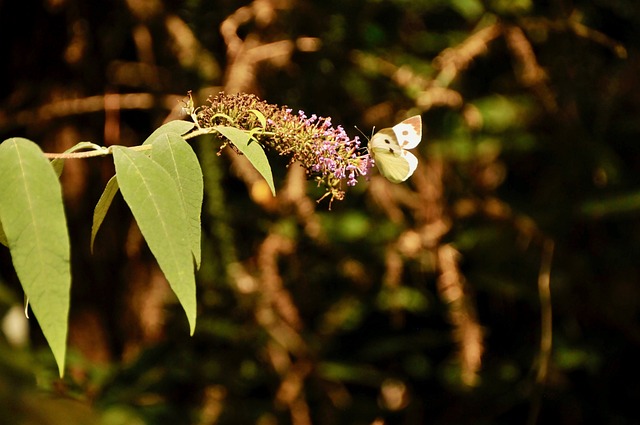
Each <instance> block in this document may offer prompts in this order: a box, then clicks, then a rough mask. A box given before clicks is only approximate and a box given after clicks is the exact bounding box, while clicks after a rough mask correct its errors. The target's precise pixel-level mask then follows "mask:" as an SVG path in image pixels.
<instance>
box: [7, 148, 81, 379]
mask: <svg viewBox="0 0 640 425" xmlns="http://www.w3.org/2000/svg"><path fill="white" fill-rule="evenodd" d="M0 200H1V202H0V220H1V221H2V224H3V229H4V233H5V235H6V238H7V241H8V243H9V249H10V251H11V258H12V260H13V265H14V267H15V270H16V273H17V274H18V278H19V279H20V283H21V284H22V287H23V288H24V291H25V294H26V296H27V297H28V298H29V301H30V304H31V308H32V310H33V312H34V314H35V316H36V317H37V319H38V323H39V324H40V327H41V328H42V332H43V333H44V336H45V337H46V339H47V342H48V343H49V346H50V347H51V351H53V355H54V357H55V359H56V362H57V364H58V370H59V372H60V375H61V376H62V374H63V372H64V359H65V354H66V340H67V319H68V316H69V291H70V289H71V271H70V265H69V257H70V253H69V235H68V232H67V222H66V218H65V215H64V209H63V206H62V190H61V188H60V182H59V181H58V178H57V177H56V173H55V172H54V170H53V168H52V167H51V165H50V163H49V161H48V160H47V159H46V158H45V156H44V155H43V154H42V151H41V150H40V148H39V147H38V145H36V144H35V143H33V142H31V141H29V140H27V139H22V138H13V139H8V140H6V141H4V142H3V143H2V144H0Z"/></svg>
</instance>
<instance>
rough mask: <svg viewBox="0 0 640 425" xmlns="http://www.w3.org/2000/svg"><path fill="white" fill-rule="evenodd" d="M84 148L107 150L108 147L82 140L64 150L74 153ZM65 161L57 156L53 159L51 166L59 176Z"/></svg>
mask: <svg viewBox="0 0 640 425" xmlns="http://www.w3.org/2000/svg"><path fill="white" fill-rule="evenodd" d="M84 149H91V150H103V151H104V152H106V151H107V148H105V147H102V146H100V145H96V144H95V143H91V142H80V143H76V144H75V145H73V146H72V147H70V148H69V149H67V150H66V151H64V153H73V152H78V151H81V150H84ZM64 161H65V160H64V158H56V159H54V160H53V161H51V166H52V167H53V169H54V170H55V172H56V174H57V175H58V177H60V176H61V175H62V169H63V168H64Z"/></svg>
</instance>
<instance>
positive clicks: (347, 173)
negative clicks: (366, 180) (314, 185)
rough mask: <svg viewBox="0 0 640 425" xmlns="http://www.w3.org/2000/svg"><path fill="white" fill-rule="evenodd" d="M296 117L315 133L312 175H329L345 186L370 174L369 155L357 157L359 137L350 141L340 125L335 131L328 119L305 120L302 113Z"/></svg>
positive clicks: (314, 116)
mask: <svg viewBox="0 0 640 425" xmlns="http://www.w3.org/2000/svg"><path fill="white" fill-rule="evenodd" d="M298 117H299V119H300V120H302V122H303V124H304V125H305V126H307V127H309V128H313V129H314V130H315V131H312V132H311V133H312V134H313V137H312V146H313V151H314V153H315V155H316V162H315V164H313V165H312V167H311V171H312V172H313V173H318V174H321V175H323V176H326V175H332V176H333V177H335V178H336V179H338V180H344V179H345V178H347V179H348V180H347V185H348V186H355V185H356V184H357V183H358V180H357V178H358V175H364V176H366V175H367V174H368V173H369V170H370V169H371V167H370V163H371V161H370V160H369V154H365V155H358V152H359V151H360V139H359V138H358V136H356V137H355V138H353V139H350V138H349V136H348V135H347V133H346V132H345V131H344V128H343V127H342V126H341V125H339V126H338V127H335V128H334V127H333V126H332V125H331V118H330V117H329V118H323V117H320V118H318V116H317V115H315V114H313V115H311V117H309V118H307V116H306V115H305V113H304V112H303V111H298ZM361 164H364V165H365V166H361Z"/></svg>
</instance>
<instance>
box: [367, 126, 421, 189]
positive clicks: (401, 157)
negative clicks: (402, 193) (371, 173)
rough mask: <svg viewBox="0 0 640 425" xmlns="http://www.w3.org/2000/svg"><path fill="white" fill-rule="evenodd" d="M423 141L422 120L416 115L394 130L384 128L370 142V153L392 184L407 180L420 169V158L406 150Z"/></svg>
mask: <svg viewBox="0 0 640 425" xmlns="http://www.w3.org/2000/svg"><path fill="white" fill-rule="evenodd" d="M421 139H422V118H421V117H420V115H415V116H413V117H411V118H407V119H406V120H404V121H402V122H401V123H399V124H396V125H395V126H393V128H383V129H382V130H380V131H379V132H377V133H376V134H374V135H373V137H372V138H371V140H370V141H369V152H370V154H371V156H372V157H373V159H374V160H375V161H376V167H378V169H379V170H380V174H382V175H383V176H384V177H386V178H387V180H389V181H390V182H392V183H401V182H403V181H405V180H407V179H408V178H409V177H411V175H412V174H413V172H414V171H415V170H416V168H417V167H418V158H416V156H415V155H414V154H412V153H411V152H407V151H405V149H411V148H414V147H416V146H417V145H418V143H420V140H421Z"/></svg>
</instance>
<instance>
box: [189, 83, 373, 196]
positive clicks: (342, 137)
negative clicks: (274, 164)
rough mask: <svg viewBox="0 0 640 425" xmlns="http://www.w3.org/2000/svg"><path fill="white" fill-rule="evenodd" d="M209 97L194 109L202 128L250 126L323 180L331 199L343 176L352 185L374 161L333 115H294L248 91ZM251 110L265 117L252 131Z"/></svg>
mask: <svg viewBox="0 0 640 425" xmlns="http://www.w3.org/2000/svg"><path fill="white" fill-rule="evenodd" d="M209 102H210V104H211V106H207V107H204V108H201V109H200V112H199V113H198V121H199V123H200V125H201V126H202V127H212V126H215V125H218V124H225V125H229V122H228V120H231V121H232V122H233V124H234V125H235V126H237V127H238V128H240V129H243V130H247V131H251V132H252V134H254V135H255V137H256V138H257V139H258V140H259V142H260V143H261V144H262V145H263V146H264V147H265V148H267V149H270V150H275V151H276V152H278V153H279V154H280V155H284V156H287V157H289V158H290V159H291V162H292V163H293V162H298V163H299V164H300V165H302V166H303V167H304V168H305V169H306V170H307V174H308V175H309V176H310V177H314V178H315V180H316V181H317V182H318V184H324V185H325V187H326V188H327V193H326V194H325V196H327V195H330V196H331V198H332V199H343V198H344V191H343V189H342V187H343V184H344V182H345V180H346V185H347V186H355V185H356V184H357V182H358V180H357V179H358V176H360V175H362V176H368V174H369V171H370V170H371V168H372V166H373V160H372V159H371V157H370V156H369V154H368V153H367V151H366V149H362V148H361V146H360V140H359V138H358V137H357V136H356V137H355V138H353V139H351V138H350V137H349V136H348V135H347V133H346V132H345V130H344V128H343V127H342V126H337V127H333V126H332V123H331V118H323V117H318V116H317V115H315V114H312V115H311V116H310V117H307V115H306V114H305V113H304V112H303V111H298V113H297V114H294V113H293V111H292V110H291V109H290V108H287V107H279V106H277V105H272V104H269V103H267V102H264V101H262V100H260V99H258V98H257V97H256V96H254V95H250V94H236V95H226V94H224V93H220V94H218V95H217V96H215V97H214V98H212V99H209ZM252 111H259V112H260V113H261V114H263V115H264V117H265V118H266V127H265V128H264V129H262V130H263V131H255V130H256V129H257V128H259V127H260V124H259V122H258V119H257V118H256V114H255V112H252ZM221 117H224V118H221Z"/></svg>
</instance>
